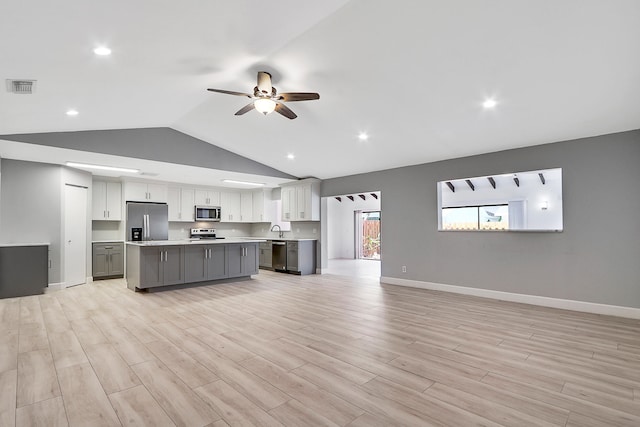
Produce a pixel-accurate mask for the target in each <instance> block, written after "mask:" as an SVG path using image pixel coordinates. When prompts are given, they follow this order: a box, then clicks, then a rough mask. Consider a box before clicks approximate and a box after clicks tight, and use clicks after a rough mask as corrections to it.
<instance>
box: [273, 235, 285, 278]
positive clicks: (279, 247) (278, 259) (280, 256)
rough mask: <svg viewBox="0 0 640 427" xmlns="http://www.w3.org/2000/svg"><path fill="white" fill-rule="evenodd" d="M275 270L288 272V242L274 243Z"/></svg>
mask: <svg viewBox="0 0 640 427" xmlns="http://www.w3.org/2000/svg"><path fill="white" fill-rule="evenodd" d="M272 250H273V263H272V265H273V269H274V270H278V271H287V242H283V241H281V240H273V241H272Z"/></svg>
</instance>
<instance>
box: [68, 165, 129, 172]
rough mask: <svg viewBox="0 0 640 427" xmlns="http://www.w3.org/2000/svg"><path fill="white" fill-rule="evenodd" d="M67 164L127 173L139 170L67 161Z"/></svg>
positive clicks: (75, 166) (74, 166) (73, 166)
mask: <svg viewBox="0 0 640 427" xmlns="http://www.w3.org/2000/svg"><path fill="white" fill-rule="evenodd" d="M66 165H67V166H70V167H72V168H81V169H99V170H104V171H114V172H128V173H138V172H140V171H139V170H138V169H129V168H119V167H115V166H102V165H91V164H87V163H75V162H67V163H66Z"/></svg>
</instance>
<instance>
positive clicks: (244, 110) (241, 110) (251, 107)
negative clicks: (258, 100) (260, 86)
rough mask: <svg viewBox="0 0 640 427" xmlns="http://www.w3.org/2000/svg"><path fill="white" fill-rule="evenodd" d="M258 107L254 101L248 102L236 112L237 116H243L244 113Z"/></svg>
mask: <svg viewBox="0 0 640 427" xmlns="http://www.w3.org/2000/svg"><path fill="white" fill-rule="evenodd" d="M254 108H256V106H255V104H254V103H253V102H252V103H251V104H247V105H245V106H244V107H242V108H241V109H239V110H238V111H237V112H236V116H241V115H243V114H244V113H248V112H249V111H251V110H253V109H254Z"/></svg>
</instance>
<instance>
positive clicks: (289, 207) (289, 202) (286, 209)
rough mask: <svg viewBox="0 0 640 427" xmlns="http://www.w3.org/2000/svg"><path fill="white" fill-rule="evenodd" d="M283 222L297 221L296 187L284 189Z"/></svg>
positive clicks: (282, 193) (282, 195)
mask: <svg viewBox="0 0 640 427" xmlns="http://www.w3.org/2000/svg"><path fill="white" fill-rule="evenodd" d="M281 198H282V220H283V221H295V219H296V218H295V212H296V209H297V206H296V189H295V187H293V186H291V187H282V190H281Z"/></svg>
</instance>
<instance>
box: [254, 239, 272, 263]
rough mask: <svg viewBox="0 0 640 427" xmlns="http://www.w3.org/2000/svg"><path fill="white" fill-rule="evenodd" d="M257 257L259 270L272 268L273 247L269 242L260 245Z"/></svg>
mask: <svg viewBox="0 0 640 427" xmlns="http://www.w3.org/2000/svg"><path fill="white" fill-rule="evenodd" d="M259 248H260V255H259V257H258V262H259V267H260V268H273V247H272V243H271V241H268V242H261V243H260V246H259Z"/></svg>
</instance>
